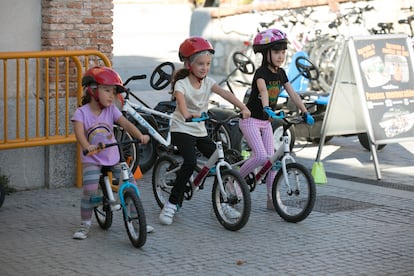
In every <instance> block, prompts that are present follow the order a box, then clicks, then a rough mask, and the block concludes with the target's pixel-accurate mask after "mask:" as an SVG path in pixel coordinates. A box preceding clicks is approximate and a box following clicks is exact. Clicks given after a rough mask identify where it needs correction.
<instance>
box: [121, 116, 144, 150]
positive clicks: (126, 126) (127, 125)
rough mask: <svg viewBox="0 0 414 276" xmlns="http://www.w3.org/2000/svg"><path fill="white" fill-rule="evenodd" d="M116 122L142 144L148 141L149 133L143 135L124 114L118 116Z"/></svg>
mask: <svg viewBox="0 0 414 276" xmlns="http://www.w3.org/2000/svg"><path fill="white" fill-rule="evenodd" d="M117 123H118V124H119V125H120V126H121V127H122V128H123V129H125V130H126V132H128V133H129V134H131V135H132V136H133V137H134V138H136V139H140V140H141V143H142V144H146V143H148V142H149V140H150V137H149V135H146V134H145V135H144V134H142V132H141V131H140V130H139V129H138V128H137V127H136V126H135V125H134V124H133V123H131V122H130V121H128V119H127V118H125V117H124V116H121V117H119V119H118V121H117Z"/></svg>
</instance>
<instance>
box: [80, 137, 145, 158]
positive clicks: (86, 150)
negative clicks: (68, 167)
mask: <svg viewBox="0 0 414 276" xmlns="http://www.w3.org/2000/svg"><path fill="white" fill-rule="evenodd" d="M132 143H137V144H139V143H141V140H140V139H133V140H129V141H121V142H115V143H109V144H104V143H98V145H97V148H96V149H95V150H92V151H89V150H88V149H85V150H83V151H82V153H83V155H92V154H95V153H97V152H99V151H101V150H103V149H105V148H110V147H113V146H118V145H128V144H132Z"/></svg>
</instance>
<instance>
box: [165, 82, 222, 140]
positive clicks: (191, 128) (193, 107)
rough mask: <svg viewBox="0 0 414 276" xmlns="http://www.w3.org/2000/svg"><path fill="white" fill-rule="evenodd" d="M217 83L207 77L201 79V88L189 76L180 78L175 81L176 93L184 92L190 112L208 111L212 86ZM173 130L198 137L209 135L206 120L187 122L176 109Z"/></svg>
mask: <svg viewBox="0 0 414 276" xmlns="http://www.w3.org/2000/svg"><path fill="white" fill-rule="evenodd" d="M215 83H216V81H215V80H214V79H212V78H209V77H206V78H204V79H203V80H202V81H201V87H200V89H196V88H194V87H193V86H192V85H191V83H190V80H189V78H188V77H186V78H184V79H181V80H178V81H177V82H176V83H175V87H174V88H175V89H174V90H175V93H183V94H184V98H185V102H186V104H187V109H188V111H189V112H190V113H199V114H201V113H202V112H207V110H208V101H209V99H210V96H211V93H212V92H211V88H212V87H213V85H214V84H215ZM171 132H181V133H187V134H190V135H193V136H196V137H203V136H207V130H206V127H205V124H204V122H199V123H198V122H186V121H185V118H184V117H183V115H182V114H181V112H180V111H179V108H178V106H177V108H176V109H175V111H174V113H173V119H172V124H171Z"/></svg>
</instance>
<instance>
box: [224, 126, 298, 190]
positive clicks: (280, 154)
mask: <svg viewBox="0 0 414 276" xmlns="http://www.w3.org/2000/svg"><path fill="white" fill-rule="evenodd" d="M292 124H293V123H291V122H288V124H287V125H283V134H282V146H281V147H279V148H278V149H277V150H276V151H275V153H274V154H273V155H272V156H270V157H269V159H268V160H267V161H266V162H265V163H264V164H263V166H262V168H261V169H260V170H259V171H258V172H257V173H255V174H254V178H255V182H256V183H259V182H260V181H261V180H262V179H263V178H264V177H265V176H266V175H267V174H268V173H269V171H270V170H271V169H272V167H273V166H275V165H276V162H277V161H278V160H279V159H280V162H281V165H280V167H281V169H282V172H283V178H284V180H285V182H286V184H287V185H288V186H289V188H290V183H289V179H288V177H287V170H286V165H287V161H290V162H291V163H296V160H295V158H294V157H293V156H292V155H291V151H290V141H289V135H288V133H287V130H288V129H289V128H290V126H291V125H292ZM244 162H246V160H241V161H239V162H236V163H234V164H233V165H232V166H233V167H235V166H241V165H242V164H243V163H244Z"/></svg>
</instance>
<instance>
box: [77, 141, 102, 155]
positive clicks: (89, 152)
mask: <svg viewBox="0 0 414 276" xmlns="http://www.w3.org/2000/svg"><path fill="white" fill-rule="evenodd" d="M104 148H105V144H104V143H99V144H98V145H97V148H96V149H95V150H92V151H89V150H88V149H84V150H83V151H82V153H83V155H91V154H94V153H96V152H98V151H100V150H103V149H104Z"/></svg>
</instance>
